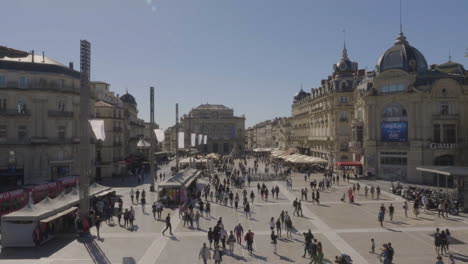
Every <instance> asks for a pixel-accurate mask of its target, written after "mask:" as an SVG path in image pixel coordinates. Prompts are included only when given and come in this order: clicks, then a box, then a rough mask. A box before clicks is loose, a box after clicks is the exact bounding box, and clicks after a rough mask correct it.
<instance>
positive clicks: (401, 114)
mask: <svg viewBox="0 0 468 264" xmlns="http://www.w3.org/2000/svg"><path fill="white" fill-rule="evenodd" d="M407 117H408V112H407V111H406V109H405V108H404V107H403V106H402V105H400V104H390V105H388V106H387V107H385V108H384V110H383V111H382V118H394V119H395V118H402V119H405V120H406V118H407Z"/></svg>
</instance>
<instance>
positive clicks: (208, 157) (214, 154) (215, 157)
mask: <svg viewBox="0 0 468 264" xmlns="http://www.w3.org/2000/svg"><path fill="white" fill-rule="evenodd" d="M206 158H207V159H219V155H218V154H216V153H210V154H208V155H206Z"/></svg>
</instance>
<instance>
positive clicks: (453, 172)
mask: <svg viewBox="0 0 468 264" xmlns="http://www.w3.org/2000/svg"><path fill="white" fill-rule="evenodd" d="M416 170H418V171H424V172H431V173H436V174H441V175H446V176H468V167H458V166H421V167H416Z"/></svg>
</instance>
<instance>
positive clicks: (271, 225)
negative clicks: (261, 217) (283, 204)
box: [270, 217, 276, 231]
mask: <svg viewBox="0 0 468 264" xmlns="http://www.w3.org/2000/svg"><path fill="white" fill-rule="evenodd" d="M275 226H276V223H275V218H274V217H272V218H271V219H270V230H271V231H273V230H275Z"/></svg>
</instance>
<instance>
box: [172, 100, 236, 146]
mask: <svg viewBox="0 0 468 264" xmlns="http://www.w3.org/2000/svg"><path fill="white" fill-rule="evenodd" d="M179 132H184V133H185V139H184V146H185V148H186V149H190V148H194V149H198V150H200V151H203V152H206V153H211V152H214V153H218V154H230V153H231V152H232V151H233V150H234V148H237V149H238V150H243V149H244V147H245V117H244V116H240V117H239V116H234V110H233V109H231V108H227V107H226V106H224V105H212V104H202V105H200V106H198V107H196V108H194V109H192V110H191V111H190V112H189V113H188V114H186V115H184V116H182V117H181V119H180V124H179ZM191 133H195V134H197V135H198V134H203V135H207V136H208V137H207V139H208V140H207V144H206V145H204V144H198V138H197V142H196V146H195V147H191V146H190V145H191ZM175 139H176V138H175V127H174V126H173V127H171V128H169V129H168V130H167V133H166V142H165V144H164V145H165V148H166V150H170V151H171V152H174V151H175V142H176V141H175Z"/></svg>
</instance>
